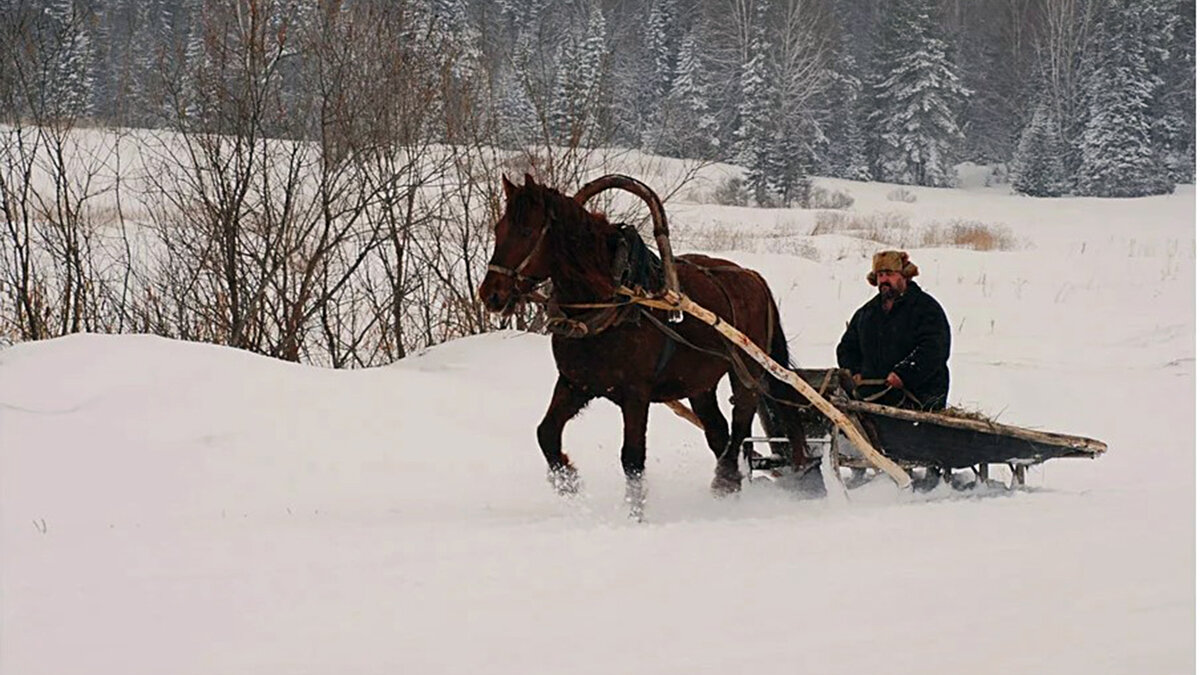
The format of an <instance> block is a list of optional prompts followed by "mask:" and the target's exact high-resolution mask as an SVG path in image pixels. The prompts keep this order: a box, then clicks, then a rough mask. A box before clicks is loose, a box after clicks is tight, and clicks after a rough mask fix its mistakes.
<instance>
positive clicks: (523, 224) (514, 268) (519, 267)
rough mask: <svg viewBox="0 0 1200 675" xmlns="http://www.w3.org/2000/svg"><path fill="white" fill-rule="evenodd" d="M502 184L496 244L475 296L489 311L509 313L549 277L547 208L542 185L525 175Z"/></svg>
mask: <svg viewBox="0 0 1200 675" xmlns="http://www.w3.org/2000/svg"><path fill="white" fill-rule="evenodd" d="M502 182H503V185H504V198H505V206H504V214H503V215H501V216H500V220H498V221H496V228H495V230H496V231H495V235H496V245H495V248H494V249H493V250H492V258H491V260H490V261H488V271H487V275H486V276H484V277H483V283H481V284H480V285H479V298H480V299H481V300H483V304H484V306H485V307H487V308H488V310H489V311H492V312H499V313H501V314H509V313H511V312H512V311H513V308H514V307H515V306H516V304H517V301H518V300H519V299H520V298H521V296H524V295H527V294H528V293H530V292H531V291H532V290H533V288H534V287H535V286H537V285H538V284H539V283H541V282H542V281H543V280H545V279H546V278H547V277H549V276H550V270H549V264H548V260H549V256H548V255H547V254H546V248H547V247H546V241H545V240H546V236H547V234H548V230H549V229H550V221H551V218H550V207H549V206H548V205H547V202H546V194H545V188H544V187H542V186H541V185H538V184H537V183H536V182H535V181H534V180H533V177H532V176H530V175H529V174H525V184H524V185H521V186H516V185H513V184H512V183H510V182H509V180H508V177H507V176H504V177H503V178H502Z"/></svg>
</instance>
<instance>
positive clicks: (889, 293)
mask: <svg viewBox="0 0 1200 675" xmlns="http://www.w3.org/2000/svg"><path fill="white" fill-rule="evenodd" d="M879 295H881V296H883V299H884V300H895V299H896V297H897V296H899V295H900V294H899V293H897V292H896V289H895V287H894V286H892V285H891V284H889V283H888V282H886V281H884V282H882V283H880V284H879Z"/></svg>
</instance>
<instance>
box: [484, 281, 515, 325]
mask: <svg viewBox="0 0 1200 675" xmlns="http://www.w3.org/2000/svg"><path fill="white" fill-rule="evenodd" d="M479 299H480V300H482V301H483V306H484V307H486V308H487V310H488V311H489V312H495V313H497V314H500V315H503V316H508V315H509V314H512V312H513V309H514V308H515V307H516V304H517V303H516V300H517V296H516V294H515V293H514V292H513V289H512V288H511V283H510V281H509V279H507V278H505V277H501V276H500V275H498V274H496V273H494V272H488V274H487V276H485V277H484V278H483V283H481V284H479Z"/></svg>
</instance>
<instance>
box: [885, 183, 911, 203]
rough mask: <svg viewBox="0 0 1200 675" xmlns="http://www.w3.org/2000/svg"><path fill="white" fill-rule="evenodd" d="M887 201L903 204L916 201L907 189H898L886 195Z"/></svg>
mask: <svg viewBox="0 0 1200 675" xmlns="http://www.w3.org/2000/svg"><path fill="white" fill-rule="evenodd" d="M887 199H888V201H889V202H904V203H906V204H911V203H913V202H915V201H917V196H916V195H915V194H913V193H912V192H910V191H909V190H908V189H907V188H902V187H898V188H896V189H895V190H892V191H891V192H889V193H887Z"/></svg>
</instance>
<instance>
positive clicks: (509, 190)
mask: <svg viewBox="0 0 1200 675" xmlns="http://www.w3.org/2000/svg"><path fill="white" fill-rule="evenodd" d="M500 185H502V186H504V198H505V199H512V194H513V191H514V190H516V189H517V186H516V185H513V184H512V183H511V182H509V180H508V176H506V175H504V174H500Z"/></svg>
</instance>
